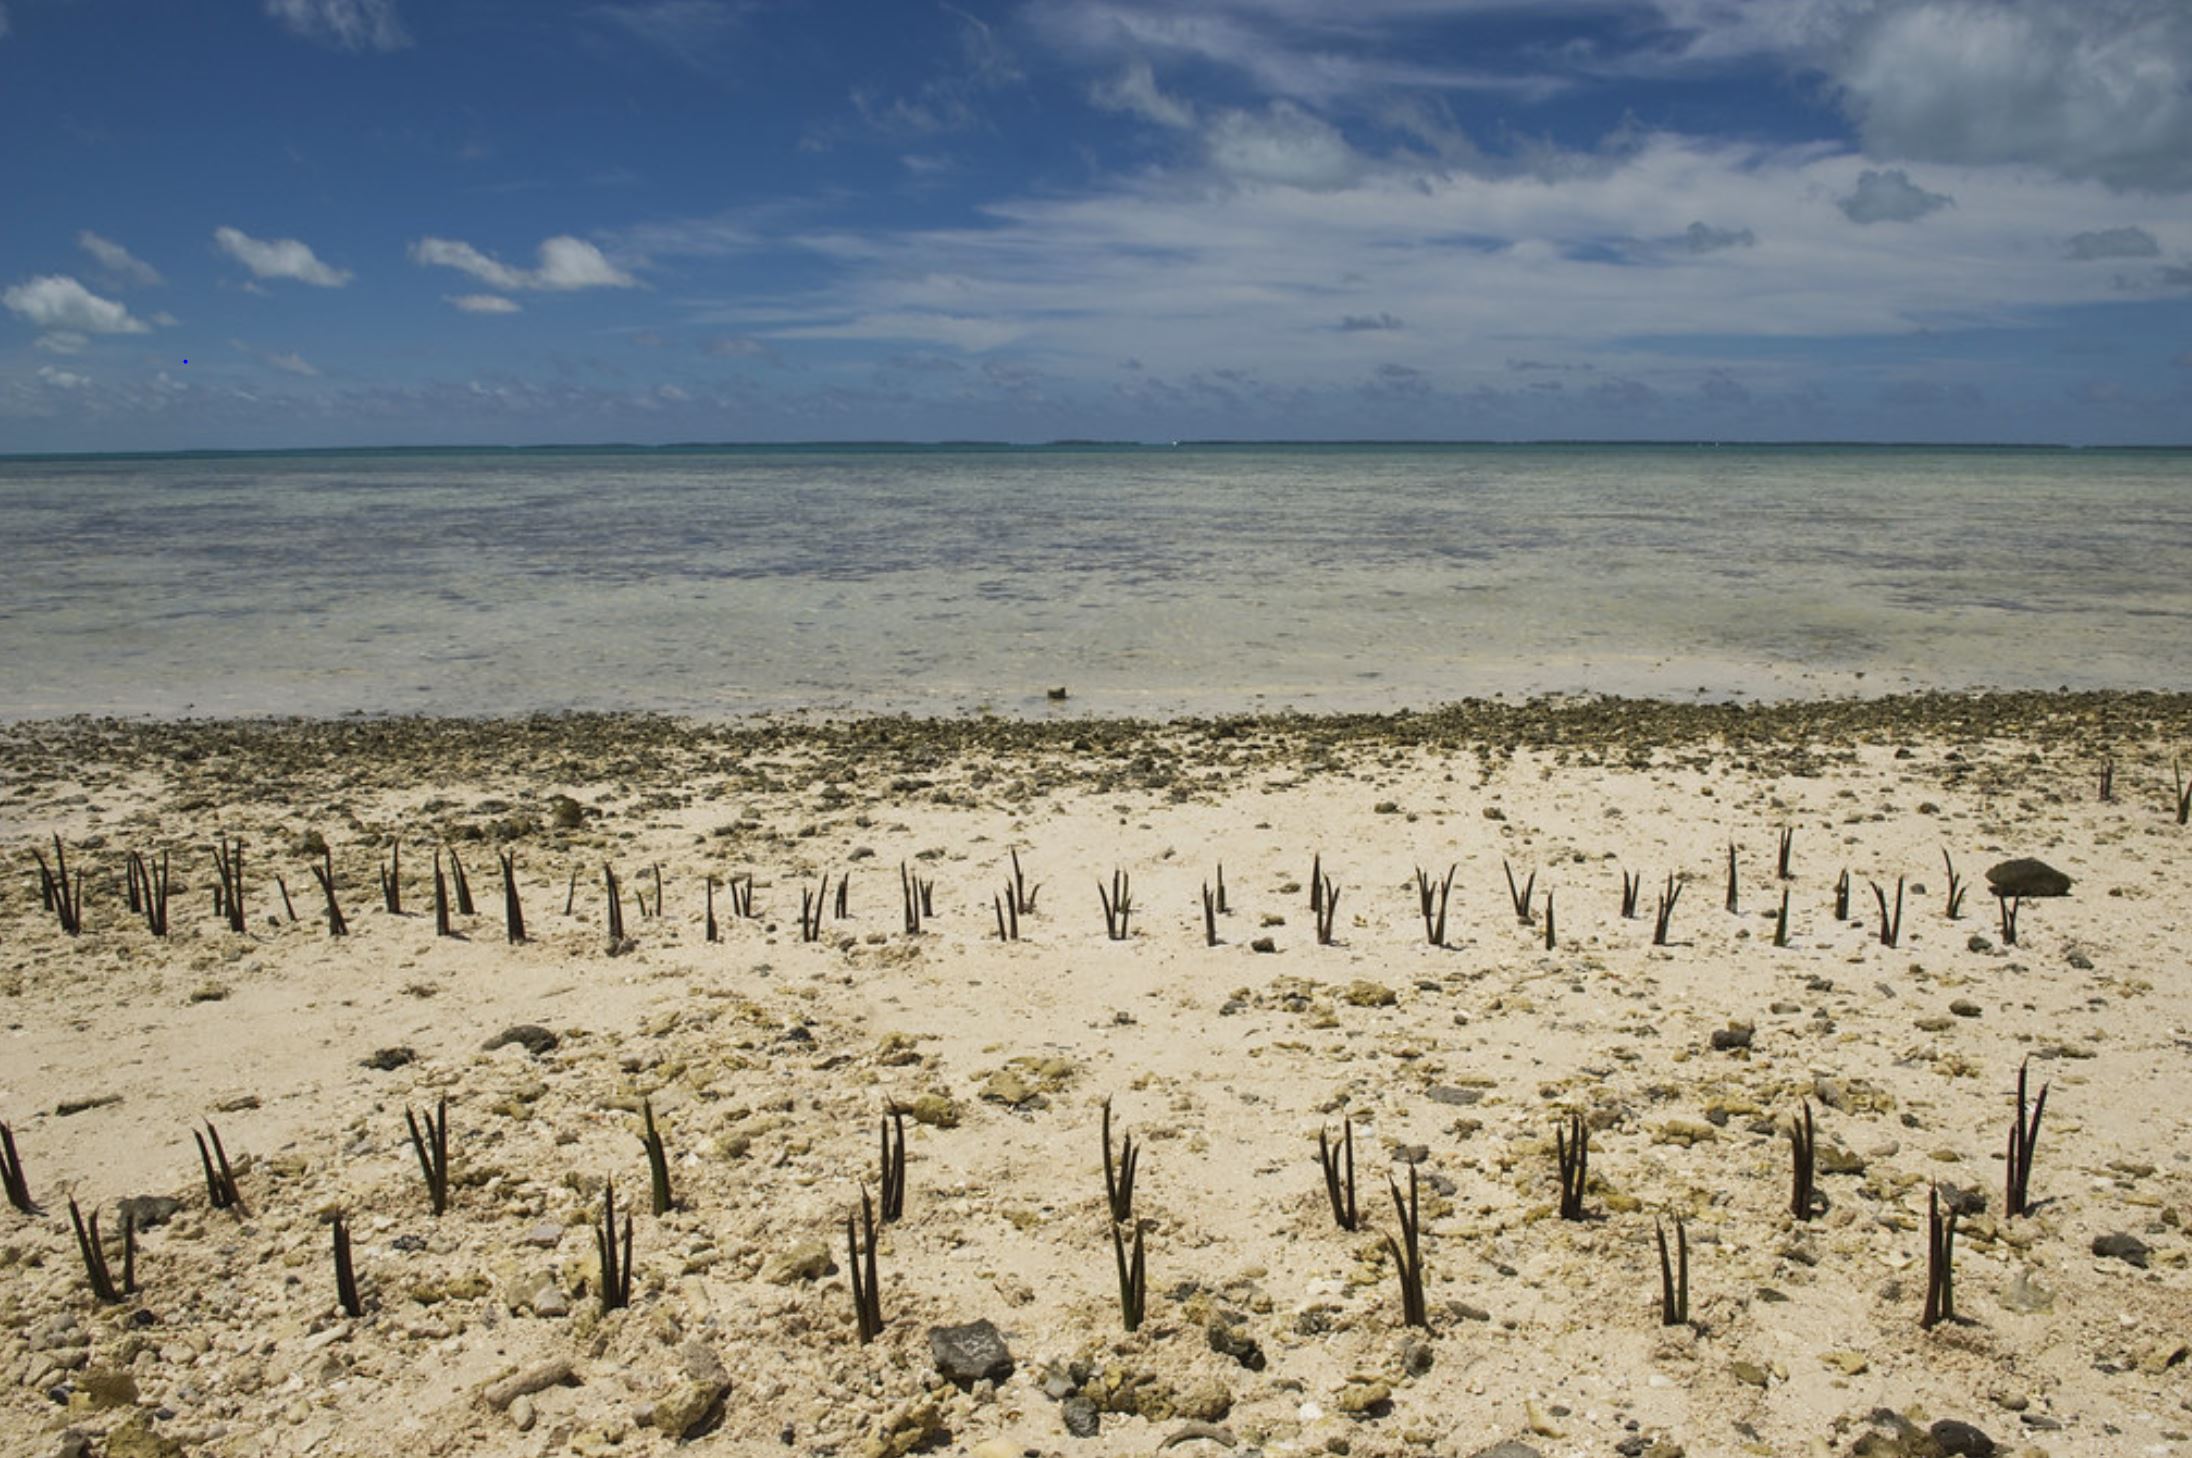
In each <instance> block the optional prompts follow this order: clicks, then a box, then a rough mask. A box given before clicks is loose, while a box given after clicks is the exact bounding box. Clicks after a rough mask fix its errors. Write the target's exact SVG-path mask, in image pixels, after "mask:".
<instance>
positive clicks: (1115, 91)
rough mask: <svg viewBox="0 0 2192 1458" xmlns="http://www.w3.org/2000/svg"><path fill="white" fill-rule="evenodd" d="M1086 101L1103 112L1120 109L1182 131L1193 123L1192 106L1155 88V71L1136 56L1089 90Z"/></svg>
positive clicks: (1193, 113) (1162, 125) (1145, 119)
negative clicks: (1121, 68)
mask: <svg viewBox="0 0 2192 1458" xmlns="http://www.w3.org/2000/svg"><path fill="white" fill-rule="evenodd" d="M1089 100H1090V101H1093V102H1094V103H1095V104H1096V105H1098V106H1100V107H1102V108H1103V109H1104V110H1106V111H1123V112H1127V113H1130V114H1131V115H1134V116H1138V117H1140V118H1141V119H1142V120H1144V121H1149V122H1155V123H1156V124H1157V125H1158V126H1161V127H1172V128H1175V129H1178V130H1185V129H1186V128H1188V127H1191V126H1193V125H1195V109H1194V108H1193V107H1192V106H1189V105H1188V104H1187V103H1186V102H1184V101H1182V100H1180V99H1179V98H1178V97H1176V96H1167V95H1165V93H1164V92H1163V91H1162V90H1160V89H1158V86H1157V73H1156V71H1155V70H1153V69H1152V68H1151V66H1150V64H1149V62H1147V61H1145V60H1143V59H1142V58H1141V57H1139V56H1136V57H1135V58H1134V59H1132V60H1130V61H1128V62H1127V63H1126V67H1125V69H1124V70H1122V71H1120V72H1119V74H1118V75H1117V76H1114V77H1112V78H1111V79H1110V80H1108V81H1099V82H1097V83H1096V84H1095V85H1094V86H1093V87H1091V88H1090V90H1089Z"/></svg>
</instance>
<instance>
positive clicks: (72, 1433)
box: [59, 1428, 91, 1458]
mask: <svg viewBox="0 0 2192 1458" xmlns="http://www.w3.org/2000/svg"><path fill="white" fill-rule="evenodd" d="M59 1458H91V1434H89V1433H87V1432H85V1431H84V1430H83V1429H81V1428H67V1429H64V1430H63V1432H62V1433H61V1449H60V1453H59Z"/></svg>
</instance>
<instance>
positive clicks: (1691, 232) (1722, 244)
mask: <svg viewBox="0 0 2192 1458" xmlns="http://www.w3.org/2000/svg"><path fill="white" fill-rule="evenodd" d="M1682 246H1683V247H1685V248H1687V249H1689V250H1690V252H1692V253H1718V252H1719V251H1720V250H1721V249H1723V248H1756V247H1757V246H1758V235H1757V234H1756V233H1753V232H1752V231H1751V230H1750V229H1748V228H1715V227H1713V226H1711V225H1710V224H1708V223H1702V222H1698V223H1692V224H1690V226H1689V227H1688V228H1687V229H1685V230H1684V231H1683V234H1682Z"/></svg>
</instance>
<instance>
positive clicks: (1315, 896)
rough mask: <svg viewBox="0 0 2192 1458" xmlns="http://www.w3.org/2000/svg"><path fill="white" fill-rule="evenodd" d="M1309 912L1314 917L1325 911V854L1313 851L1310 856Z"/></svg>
mask: <svg viewBox="0 0 2192 1458" xmlns="http://www.w3.org/2000/svg"><path fill="white" fill-rule="evenodd" d="M1309 910H1310V914H1311V915H1314V914H1316V913H1317V912H1320V911H1322V910H1324V852H1323V851H1312V852H1311V853H1310V856H1309Z"/></svg>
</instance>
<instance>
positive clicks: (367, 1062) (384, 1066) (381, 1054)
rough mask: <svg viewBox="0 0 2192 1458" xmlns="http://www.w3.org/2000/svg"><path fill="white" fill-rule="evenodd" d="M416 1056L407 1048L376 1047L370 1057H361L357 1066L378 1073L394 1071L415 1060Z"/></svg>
mask: <svg viewBox="0 0 2192 1458" xmlns="http://www.w3.org/2000/svg"><path fill="white" fill-rule="evenodd" d="M418 1056H419V1055H418V1054H416V1053H414V1052H412V1051H411V1050H410V1049H409V1048H404V1047H396V1048H381V1049H377V1050H376V1051H375V1052H374V1054H373V1056H372V1057H370V1058H366V1059H361V1060H360V1061H359V1064H358V1066H359V1067H361V1068H370V1069H373V1070H374V1071H376V1072H379V1073H394V1072H395V1071H396V1070H397V1069H399V1068H401V1067H403V1066H404V1065H405V1064H406V1063H411V1062H414V1061H416V1060H417V1058H418Z"/></svg>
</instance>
